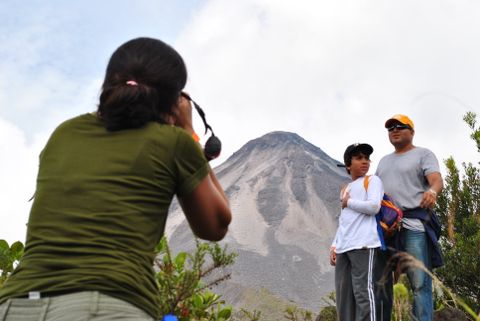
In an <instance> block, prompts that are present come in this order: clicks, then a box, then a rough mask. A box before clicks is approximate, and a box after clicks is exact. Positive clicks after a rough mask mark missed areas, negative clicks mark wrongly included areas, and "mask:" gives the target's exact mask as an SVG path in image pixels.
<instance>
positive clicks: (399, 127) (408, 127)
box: [387, 124, 410, 132]
mask: <svg viewBox="0 0 480 321" xmlns="http://www.w3.org/2000/svg"><path fill="white" fill-rule="evenodd" d="M394 129H398V130H404V129H410V126H408V125H402V124H395V125H392V126H390V127H387V130H388V131H389V132H393V130H394Z"/></svg>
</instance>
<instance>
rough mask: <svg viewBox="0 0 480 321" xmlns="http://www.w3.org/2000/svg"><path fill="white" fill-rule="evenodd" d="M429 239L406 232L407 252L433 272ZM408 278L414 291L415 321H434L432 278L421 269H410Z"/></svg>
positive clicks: (418, 233)
mask: <svg viewBox="0 0 480 321" xmlns="http://www.w3.org/2000/svg"><path fill="white" fill-rule="evenodd" d="M427 237H428V236H427V234H426V233H425V232H421V231H412V230H405V250H406V251H407V253H409V254H411V255H412V256H413V257H415V258H416V259H417V260H419V261H421V262H422V263H423V264H424V265H425V267H426V268H427V269H428V270H429V271H431V270H432V263H431V256H430V252H429V247H428V240H427ZM407 276H408V279H409V281H410V286H411V287H412V291H413V315H414V317H415V320H418V321H432V320H433V295H432V278H431V277H430V276H429V275H428V274H427V273H426V272H425V271H424V270H422V269H419V268H409V269H408V270H407Z"/></svg>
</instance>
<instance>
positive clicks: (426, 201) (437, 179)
mask: <svg viewBox="0 0 480 321" xmlns="http://www.w3.org/2000/svg"><path fill="white" fill-rule="evenodd" d="M427 181H428V185H429V186H430V188H429V189H428V191H426V192H425V193H423V197H422V201H421V202H420V207H422V208H433V207H434V206H435V203H436V201H437V196H438V194H440V192H441V191H442V190H443V179H442V175H441V174H440V173H439V172H434V173H430V174H428V175H427Z"/></svg>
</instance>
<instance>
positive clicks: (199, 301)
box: [193, 294, 203, 308]
mask: <svg viewBox="0 0 480 321" xmlns="http://www.w3.org/2000/svg"><path fill="white" fill-rule="evenodd" d="M193 305H194V306H195V307H196V308H200V307H201V306H203V297H202V296H201V295H198V294H197V295H195V296H194V297H193Z"/></svg>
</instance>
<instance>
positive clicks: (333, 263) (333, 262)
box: [330, 246, 337, 266]
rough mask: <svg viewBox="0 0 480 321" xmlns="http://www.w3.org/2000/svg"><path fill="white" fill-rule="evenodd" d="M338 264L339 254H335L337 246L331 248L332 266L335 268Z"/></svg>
mask: <svg viewBox="0 0 480 321" xmlns="http://www.w3.org/2000/svg"><path fill="white" fill-rule="evenodd" d="M336 264H337V253H336V252H335V246H332V247H331V248H330V265H331V266H335V265H336Z"/></svg>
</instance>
